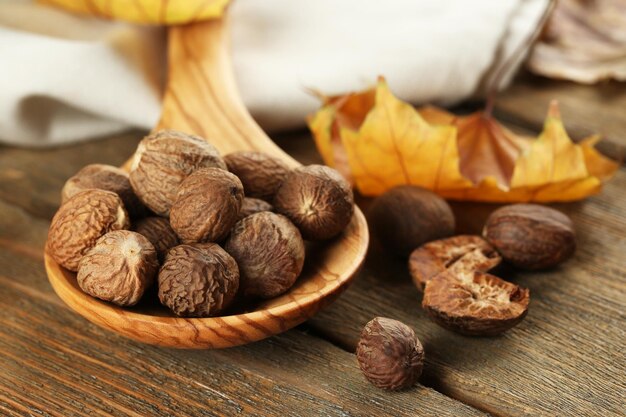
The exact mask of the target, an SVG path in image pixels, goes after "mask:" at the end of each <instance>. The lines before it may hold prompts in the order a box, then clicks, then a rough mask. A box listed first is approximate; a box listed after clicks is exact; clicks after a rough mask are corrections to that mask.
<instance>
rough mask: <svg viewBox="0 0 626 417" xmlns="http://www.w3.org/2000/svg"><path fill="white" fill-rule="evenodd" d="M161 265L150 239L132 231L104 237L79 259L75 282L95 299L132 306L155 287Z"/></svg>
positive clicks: (117, 232)
mask: <svg viewBox="0 0 626 417" xmlns="http://www.w3.org/2000/svg"><path fill="white" fill-rule="evenodd" d="M158 270H159V262H158V260H157V253H156V250H155V249H154V246H153V245H152V243H150V241H149V240H148V239H146V238H145V237H144V236H142V235H140V234H139V233H136V232H131V231H129V230H116V231H113V232H109V233H107V234H106V235H104V236H102V237H101V238H100V239H98V242H96V245H95V246H94V247H93V248H91V249H90V250H89V252H87V254H86V255H85V256H83V258H82V259H81V260H80V263H79V265H78V274H77V276H76V279H77V281H78V285H79V286H80V288H81V289H82V290H83V291H84V292H86V293H87V294H89V295H91V296H92V297H96V298H99V299H101V300H105V301H109V302H111V303H113V304H117V305H120V306H133V305H135V304H137V303H138V302H139V300H140V299H141V297H142V296H143V294H144V292H145V291H146V289H148V288H149V287H150V286H152V284H153V282H154V278H155V276H156V273H157V271H158Z"/></svg>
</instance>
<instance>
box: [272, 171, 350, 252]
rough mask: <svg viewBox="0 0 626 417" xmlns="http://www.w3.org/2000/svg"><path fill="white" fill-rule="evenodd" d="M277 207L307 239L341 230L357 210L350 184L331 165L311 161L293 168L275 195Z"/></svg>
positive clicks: (322, 238)
mask: <svg viewBox="0 0 626 417" xmlns="http://www.w3.org/2000/svg"><path fill="white" fill-rule="evenodd" d="M274 208H275V210H276V211H277V212H278V213H280V214H283V215H285V216H287V217H288V218H289V220H291V221H292V222H293V224H295V225H296V227H298V229H299V230H300V233H302V237H303V238H305V239H308V240H326V239H330V238H332V237H335V236H337V235H338V234H339V233H341V232H342V231H343V230H344V229H345V228H346V226H347V225H348V223H350V220H351V219H352V213H353V212H354V196H353V195H352V189H351V188H350V184H348V182H347V181H346V180H345V179H344V178H343V177H342V176H341V174H339V173H338V172H337V171H335V170H334V169H332V168H329V167H327V166H323V165H309V166H304V167H298V168H296V169H294V170H292V171H291V172H290V173H289V174H288V175H287V177H285V179H284V181H283V183H282V184H281V186H280V188H279V189H278V191H277V192H276V195H275V196H274Z"/></svg>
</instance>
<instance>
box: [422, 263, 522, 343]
mask: <svg viewBox="0 0 626 417" xmlns="http://www.w3.org/2000/svg"><path fill="white" fill-rule="evenodd" d="M529 300H530V295H529V291H528V290H527V289H525V288H522V287H519V286H517V285H515V284H512V283H510V282H506V281H504V280H502V279H500V278H498V277H496V276H494V275H490V274H488V273H485V272H479V271H472V270H469V271H466V272H461V271H454V272H452V271H449V270H448V271H446V272H443V273H441V274H439V275H437V276H436V277H434V278H432V279H431V280H429V281H428V282H427V283H426V287H425V289H424V298H423V300H422V307H423V308H424V310H426V312H427V313H428V315H429V317H430V318H431V319H432V320H433V321H434V322H436V323H437V324H439V325H440V326H442V327H444V328H446V329H449V330H453V331H455V332H458V333H461V334H464V335H468V336H494V335H496V334H499V333H502V332H504V331H506V330H508V329H510V328H511V327H513V326H515V325H517V324H518V323H519V322H520V321H522V319H523V318H524V317H525V316H526V313H527V312H528V303H529Z"/></svg>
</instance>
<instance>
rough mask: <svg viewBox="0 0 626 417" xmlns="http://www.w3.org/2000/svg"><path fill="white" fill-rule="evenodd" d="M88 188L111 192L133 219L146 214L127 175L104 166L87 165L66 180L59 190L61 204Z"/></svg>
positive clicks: (115, 168)
mask: <svg viewBox="0 0 626 417" xmlns="http://www.w3.org/2000/svg"><path fill="white" fill-rule="evenodd" d="M90 188H96V189H98V190H105V191H112V192H114V193H115V194H117V195H119V196H120V198H121V199H122V202H123V203H124V208H126V210H127V211H128V214H129V215H130V217H131V218H133V219H137V218H140V217H143V216H145V214H146V212H147V210H146V207H145V206H144V205H143V203H142V202H141V200H139V198H138V197H137V195H136V194H135V191H134V190H133V187H132V186H131V185H130V180H129V179H128V174H127V173H126V172H125V171H124V170H122V169H120V168H118V167H114V166H111V165H104V164H91V165H87V166H85V167H83V168H82V169H81V170H80V171H78V172H77V173H76V174H74V176H72V177H71V178H70V179H68V180H67V181H66V182H65V185H64V186H63V190H61V202H63V203H64V202H66V201H67V200H69V198H70V197H72V196H74V195H75V194H77V193H79V192H81V191H85V190H88V189H90Z"/></svg>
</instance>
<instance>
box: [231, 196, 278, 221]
mask: <svg viewBox="0 0 626 417" xmlns="http://www.w3.org/2000/svg"><path fill="white" fill-rule="evenodd" d="M262 211H274V206H272V205H271V204H270V203H268V202H267V201H265V200H259V199H258V198H250V197H245V198H244V199H243V203H241V210H239V217H238V219H239V220H241V219H243V218H244V217H248V216H250V215H252V214H254V213H260V212H262Z"/></svg>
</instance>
